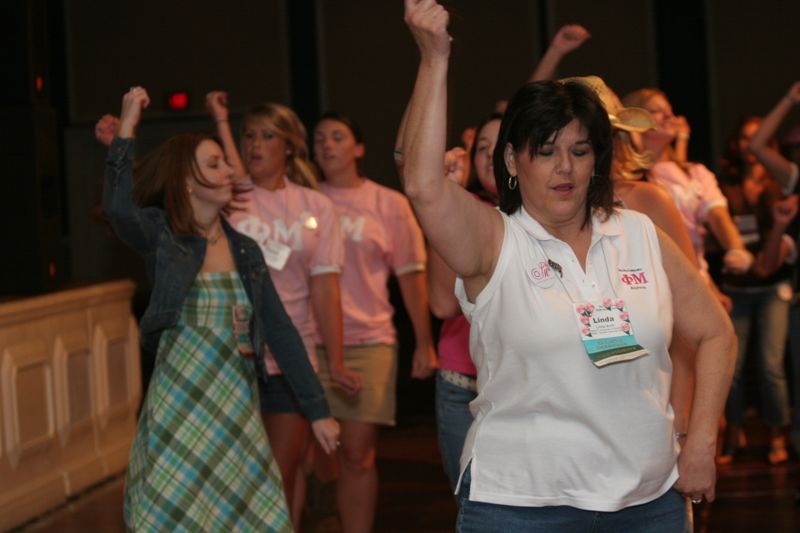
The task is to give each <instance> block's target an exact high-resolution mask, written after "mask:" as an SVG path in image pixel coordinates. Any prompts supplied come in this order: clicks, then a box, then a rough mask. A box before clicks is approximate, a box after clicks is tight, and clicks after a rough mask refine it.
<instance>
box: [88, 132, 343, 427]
mask: <svg viewBox="0 0 800 533" xmlns="http://www.w3.org/2000/svg"><path fill="white" fill-rule="evenodd" d="M133 156H134V142H133V139H120V138H115V139H114V141H113V142H112V143H111V147H110V149H109V151H108V157H107V158H106V170H105V182H104V186H103V209H104V211H105V213H106V215H107V216H108V218H109V220H110V221H111V226H112V227H113V228H114V232H115V233H116V234H117V236H118V237H119V238H120V239H122V240H123V241H124V242H125V243H126V244H127V245H128V246H130V247H131V248H133V249H134V250H136V251H137V252H139V253H140V254H142V255H143V256H144V259H145V263H146V267H147V276H148V278H149V279H150V282H151V283H152V287H153V289H152V292H151V295H150V303H149V304H148V306H147V309H146V310H145V312H144V315H143V316H142V319H141V322H140V324H139V327H140V329H141V338H142V346H143V347H144V348H146V349H147V350H149V351H151V352H154V353H155V352H156V350H157V348H158V341H159V338H160V337H161V333H162V332H163V331H164V330H165V329H168V328H171V327H173V326H174V325H175V324H176V323H177V322H178V319H179V318H180V314H181V308H182V307H183V301H184V299H185V298H186V295H187V294H188V292H189V289H190V288H191V285H192V282H193V281H194V279H195V277H196V276H197V273H198V272H199V271H200V268H201V266H202V265H203V260H204V258H205V254H206V246H207V241H206V239H204V238H202V237H197V236H188V237H176V236H175V235H174V234H173V233H172V231H170V229H169V223H168V222H167V217H166V214H165V213H164V210H163V209H161V208H158V207H145V208H139V207H137V206H136V205H135V204H134V202H133ZM222 227H223V229H224V231H225V235H226V236H227V238H228V243H229V246H230V248H231V254H232V255H233V259H234V262H235V264H236V270H237V271H238V272H239V277H240V278H241V280H242V284H243V285H244V288H245V291H246V292H247V296H248V297H249V298H250V302H251V303H252V305H253V316H252V317H251V319H250V335H251V341H252V343H253V348H254V349H255V351H256V361H258V362H259V364H258V365H256V366H257V369H258V371H259V374H261V375H262V376H263V377H264V378H266V377H267V373H266V371H265V368H264V362H263V355H264V353H263V352H264V343H265V342H266V343H267V345H268V346H269V349H270V352H272V354H273V355H274V356H275V359H276V360H277V362H278V365H279V366H280V368H281V370H282V371H283V374H284V376H285V377H286V380H287V381H288V383H289V386H290V387H291V389H292V392H293V393H294V395H295V398H296V399H297V402H298V403H299V404H300V408H301V409H302V411H303V414H304V415H305V417H306V418H308V419H309V420H311V421H314V420H318V419H320V418H325V417H327V416H330V411H329V408H328V403H327V401H326V400H325V395H324V393H323V391H322V386H321V385H320V382H319V379H318V378H317V376H316V374H315V373H314V369H313V368H312V366H311V363H310V362H309V360H308V355H307V354H306V350H305V347H304V346H303V341H302V339H301V338H300V335H299V334H298V333H297V329H295V327H294V325H293V324H292V322H291V319H290V318H289V316H288V315H287V314H286V311H285V310H284V308H283V304H281V301H280V299H279V298H278V293H277V291H276V290H275V286H274V285H273V284H272V278H271V277H270V275H269V270H268V269H267V266H266V264H265V263H264V256H263V255H262V253H261V249H260V248H259V247H258V244H256V242H255V241H253V240H252V239H250V238H249V237H247V236H245V235H242V234H240V233H237V232H236V231H235V230H233V228H231V227H230V225H229V224H228V223H227V222H226V221H225V219H224V218H223V219H222Z"/></svg>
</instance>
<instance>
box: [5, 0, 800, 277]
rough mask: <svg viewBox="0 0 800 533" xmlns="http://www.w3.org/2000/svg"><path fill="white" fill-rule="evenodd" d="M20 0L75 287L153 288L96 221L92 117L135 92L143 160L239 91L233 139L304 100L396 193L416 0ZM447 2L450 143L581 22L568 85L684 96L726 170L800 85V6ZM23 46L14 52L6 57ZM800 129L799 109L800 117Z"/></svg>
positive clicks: (730, 1)
mask: <svg viewBox="0 0 800 533" xmlns="http://www.w3.org/2000/svg"><path fill="white" fill-rule="evenodd" d="M18 1H20V2H27V4H26V5H29V6H34V7H36V8H37V9H40V8H41V7H42V6H45V5H46V6H47V7H48V8H49V10H50V12H51V13H50V18H48V21H49V29H47V30H45V33H46V35H45V38H43V37H42V35H41V32H42V29H41V28H42V27H43V26H42V25H38V24H29V25H27V26H26V25H25V24H23V23H22V22H20V24H19V25H15V26H14V28H18V27H22V28H27V30H24V31H23V33H25V32H26V31H27V33H28V34H29V35H28V38H29V39H28V41H29V43H31V44H30V48H31V49H34V48H36V47H37V46H38V47H39V48H41V47H42V46H46V47H48V48H49V50H50V54H49V58H50V62H51V65H50V68H49V69H48V68H44V69H43V70H44V71H45V72H50V73H52V76H54V77H55V78H56V79H55V80H51V83H46V84H45V87H46V91H45V93H46V97H47V102H45V103H46V104H47V105H52V106H53V107H54V108H55V111H56V112H57V116H58V117H59V124H58V132H59V134H58V139H57V141H58V144H59V146H60V148H61V150H60V153H61V154H62V155H61V157H60V179H61V182H60V183H61V184H62V185H63V187H61V188H60V190H62V191H65V193H66V200H65V201H64V217H63V218H64V222H65V223H64V224H63V229H62V232H63V233H62V241H63V242H65V243H67V245H68V248H69V253H70V265H71V274H72V278H73V279H74V280H79V281H96V280H100V279H108V278H114V277H121V276H130V277H134V278H135V279H138V280H139V281H143V275H142V272H141V266H140V265H141V262H140V261H139V260H138V258H136V257H135V256H134V255H133V254H131V253H130V252H128V251H127V250H126V249H125V248H124V247H123V246H121V245H120V244H119V243H117V242H115V241H114V240H113V239H111V238H109V237H108V236H107V235H105V233H104V231H103V229H102V227H100V226H98V225H96V224H94V223H93V222H92V220H91V218H90V217H91V212H92V209H93V208H94V206H95V204H96V202H97V200H98V198H99V183H100V178H101V174H102V169H103V160H104V155H105V150H104V149H103V148H102V147H101V146H100V145H98V144H97V143H96V141H95V140H94V137H93V125H94V122H95V120H96V119H97V118H98V117H99V116H101V115H102V114H104V113H115V114H116V113H118V110H119V105H120V98H121V95H122V94H123V93H124V92H125V91H126V90H127V89H128V87H130V86H131V85H143V86H145V87H146V88H147V89H148V90H149V91H150V94H151V96H152V98H153V104H152V106H151V108H150V109H149V110H148V111H147V112H146V114H145V117H144V121H143V124H142V125H141V127H140V131H139V149H140V152H144V151H146V150H148V149H149V148H152V147H153V146H155V145H156V144H157V143H158V142H160V141H161V140H163V139H164V138H166V137H168V136H170V135H172V134H175V133H178V132H182V131H187V130H191V129H198V128H205V129H208V128H210V127H212V124H211V123H210V121H209V119H208V118H207V117H206V114H205V111H204V109H203V99H204V95H205V93H206V92H207V91H209V90H212V89H225V90H227V91H229V93H230V106H231V109H232V112H233V117H232V118H233V122H234V129H235V130H236V128H237V126H238V118H239V117H240V116H241V113H242V112H243V111H244V110H245V109H247V108H248V107H249V106H251V105H252V104H255V103H258V102H263V101H269V100H273V101H278V102H282V103H287V104H290V105H292V106H293V107H295V108H296V109H297V110H298V111H299V112H300V114H301V116H302V117H303V118H304V120H305V121H306V125H307V126H308V127H309V128H311V127H312V126H313V121H314V119H315V116H314V115H315V112H316V111H325V110H330V109H336V110H339V111H341V112H343V113H347V114H350V115H352V116H353V117H354V118H355V119H356V120H357V121H358V122H360V123H361V125H362V127H363V129H364V132H365V135H366V139H367V157H366V161H365V165H364V169H365V173H366V174H367V175H368V176H369V177H371V178H373V179H375V180H377V181H380V182H383V183H385V184H388V185H389V186H393V187H398V181H397V177H396V174H395V171H394V167H393V163H392V156H391V153H392V148H393V143H394V138H395V134H396V129H397V125H398V123H399V121H400V117H401V115H402V111H403V109H404V107H405V105H406V102H407V100H408V97H409V95H410V93H411V89H412V85H413V83H414V76H415V73H416V67H417V51H416V49H415V46H414V43H413V40H412V39H411V36H410V35H409V32H408V30H407V28H406V27H405V24H404V23H403V20H402V11H403V3H402V2H401V1H400V0H392V1H375V0H268V1H262V2H252V1H249V0H228V1H226V2H224V3H219V2H212V1H210V0H197V1H195V2H191V3H186V2H182V3H179V2H168V1H167V2H165V1H155V0H140V1H139V2H135V3H131V2H108V1H101V0H95V1H90V0H18ZM289 2H291V4H290V3H289ZM445 4H446V5H447V6H448V9H449V10H450V12H451V30H450V31H451V34H452V36H453V38H454V41H453V57H452V61H451V69H450V94H449V107H450V109H449V117H450V118H449V120H450V124H449V137H450V141H449V142H450V144H454V143H456V142H458V139H459V136H460V132H461V131H462V130H463V129H464V128H465V127H466V126H468V125H471V124H473V123H475V122H477V121H478V120H479V119H480V118H482V117H483V116H485V115H486V114H488V113H489V112H490V111H491V110H492V109H493V107H494V104H495V102H496V101H497V100H499V99H503V98H508V97H509V96H510V95H511V94H512V93H513V92H514V90H515V89H516V88H517V87H518V86H519V85H520V84H521V83H523V82H524V81H525V80H526V79H527V77H528V76H529V74H530V73H531V71H532V69H533V68H534V66H535V63H536V61H537V59H538V58H539V57H540V56H541V54H542V53H543V51H544V50H545V48H546V46H547V43H548V42H549V40H550V38H551V37H552V35H553V34H554V33H555V31H556V30H557V29H558V28H559V27H560V26H561V25H562V24H565V23H572V22H574V23H580V24H583V25H585V26H586V27H587V28H588V29H589V31H590V32H591V33H592V38H591V40H590V41H589V42H587V43H586V44H585V45H584V46H583V47H582V48H581V49H579V50H577V51H576V52H574V53H573V54H572V55H570V56H569V57H567V58H566V59H565V60H564V62H563V64H562V65H561V67H560V69H559V73H558V74H559V76H574V75H588V74H596V75H600V76H602V77H603V78H604V79H605V80H606V81H607V82H608V83H609V85H610V86H611V87H612V88H614V89H615V90H616V91H617V92H618V93H620V94H625V93H627V92H628V91H630V90H633V89H636V88H639V87H642V86H662V87H666V88H668V90H669V92H670V98H671V100H672V101H673V103H674V104H675V108H676V112H678V113H685V114H687V115H688V116H689V119H690V121H691V122H692V126H693V137H692V143H691V146H692V149H693V152H692V155H693V157H697V158H699V159H702V160H705V161H709V162H712V163H713V162H715V161H717V160H718V158H719V154H720V151H721V149H722V140H723V139H724V137H725V136H726V135H727V133H728V131H729V130H730V128H731V127H732V126H733V124H735V122H736V121H737V119H738V118H739V117H740V116H742V115H745V114H764V113H765V112H767V111H768V110H769V109H770V108H771V107H772V105H773V104H774V103H775V102H776V101H777V100H778V98H780V97H781V96H782V95H783V94H784V93H785V92H786V90H787V88H788V87H789V85H790V84H791V82H792V81H794V80H795V79H798V78H800V74H798V73H799V72H800V70H798V68H797V67H798V63H800V62H799V61H798V55H797V51H796V46H794V44H793V43H794V40H795V37H796V33H797V32H796V26H797V24H796V22H797V21H798V20H800V2H786V1H783V0H761V1H760V2H758V3H754V2H750V1H745V0H725V1H722V0H704V1H702V2H699V1H694V0H675V1H666V0H643V1H640V2H633V1H629V0H605V1H603V2H597V1H595V0H498V1H492V2H488V1H479V0H447V1H446V2H445ZM9 18H13V17H9ZM36 20H38V19H36ZM17 33H19V32H17ZM8 35H10V36H11V35H16V34H15V33H13V32H9V33H8ZM312 37H313V38H312ZM13 41H14V42H16V41H17V39H16V37H14V39H13ZM37 43H38V44H37ZM14 50H18V48H15V47H14V46H13V43H12V42H9V46H7V47H5V51H6V52H9V53H11V52H13V51H14ZM18 59H19V60H20V61H21V63H20V61H16V60H18ZM12 60H13V61H12ZM15 61H16V62H15ZM25 61H38V62H41V61H40V59H35V58H34V59H29V58H28V57H27V55H12V56H10V59H9V61H7V62H6V65H16V63H20V64H21V65H22V66H21V67H19V68H18V69H16V67H14V68H15V69H16V70H25V71H26V74H25V75H26V76H28V74H27V72H28V70H30V69H27V68H23V67H26V65H27V64H26V63H25ZM9 68H10V67H9ZM16 70H14V76H17V75H18V74H17V72H16ZM36 70H41V69H40V68H39V66H36ZM15 80H16V77H15ZM28 81H30V80H28ZM17 85H20V84H16V85H15V84H9V87H16V86H17ZM175 90H183V91H186V92H187V93H188V94H189V97H190V107H189V109H188V110H187V111H185V112H180V113H175V112H170V111H169V110H168V109H166V106H165V97H166V94H167V93H168V92H170V91H175ZM45 93H43V94H45ZM797 120H800V113H797V112H795V113H794V114H793V115H792V117H790V121H789V122H792V121H797ZM17 142H27V141H24V140H18V141H17ZM12 148H13V147H12ZM17 152H19V153H22V152H24V150H17ZM15 177H16V176H15ZM7 223H8V224H12V225H13V224H19V223H20V221H19V220H17V219H14V220H10V221H7ZM9 227H11V226H9Z"/></svg>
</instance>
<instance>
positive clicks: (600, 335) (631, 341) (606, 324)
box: [575, 299, 647, 367]
mask: <svg viewBox="0 0 800 533" xmlns="http://www.w3.org/2000/svg"><path fill="white" fill-rule="evenodd" d="M575 318H576V320H577V323H578V330H579V332H580V334H581V340H582V341H583V345H584V347H585V348H586V353H587V355H588V356H589V360H590V361H591V362H592V363H593V364H594V365H595V366H597V367H604V366H606V365H610V364H612V363H619V362H622V361H630V360H632V359H637V358H639V357H641V356H643V355H646V354H647V350H645V349H644V348H643V347H642V346H641V345H639V343H638V342H637V340H636V336H635V335H634V334H633V325H632V324H631V320H630V315H629V314H628V312H627V311H626V310H625V302H624V301H623V300H619V299H618V300H611V299H605V300H603V301H602V302H594V303H591V302H590V303H583V304H575Z"/></svg>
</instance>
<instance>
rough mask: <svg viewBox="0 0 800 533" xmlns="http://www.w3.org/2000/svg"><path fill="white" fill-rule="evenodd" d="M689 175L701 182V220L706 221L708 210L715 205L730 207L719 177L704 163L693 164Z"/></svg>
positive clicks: (699, 208)
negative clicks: (719, 182)
mask: <svg viewBox="0 0 800 533" xmlns="http://www.w3.org/2000/svg"><path fill="white" fill-rule="evenodd" d="M689 175H690V176H691V178H692V180H694V181H695V182H696V183H698V184H699V192H700V197H701V201H700V205H699V206H698V211H699V213H698V215H699V216H700V220H702V221H703V222H705V220H706V217H707V216H708V212H709V211H711V210H712V209H714V208H715V207H724V208H727V207H728V200H727V199H726V198H725V195H724V194H722V191H721V190H720V188H719V184H718V183H717V177H716V176H714V174H713V173H712V172H711V171H710V170H708V169H707V168H706V167H705V166H703V165H692V166H691V167H689Z"/></svg>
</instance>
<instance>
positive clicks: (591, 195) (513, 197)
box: [494, 81, 614, 224]
mask: <svg viewBox="0 0 800 533" xmlns="http://www.w3.org/2000/svg"><path fill="white" fill-rule="evenodd" d="M573 120H577V121H578V122H580V123H581V124H582V125H583V127H584V128H585V129H586V132H587V133H588V135H589V142H590V143H591V145H592V149H593V151H594V175H593V177H592V180H591V182H590V184H589V190H588V192H587V198H586V214H585V217H584V224H586V223H587V222H588V221H589V220H590V218H591V215H592V209H595V208H597V209H600V210H601V211H602V212H603V215H604V216H606V217H608V216H609V215H610V214H611V213H612V211H613V209H614V185H613V183H612V181H611V176H610V174H611V157H612V140H611V122H610V121H609V120H608V113H607V112H606V109H605V108H604V107H603V104H602V103H601V102H600V100H599V99H598V97H597V95H596V94H595V93H594V91H592V90H591V89H589V88H587V87H586V86H585V85H583V84H581V83H578V82H570V81H568V82H555V81H537V82H533V83H528V84H526V85H524V86H523V87H522V88H521V89H519V90H518V91H517V93H516V94H515V95H514V97H513V98H512V99H511V101H510V102H509V104H508V108H507V109H506V112H505V115H504V116H503V122H502V123H501V124H500V133H499V134H498V136H497V145H496V147H495V150H494V175H495V180H496V181H497V192H498V195H499V200H500V201H499V207H500V209H501V210H502V211H503V212H504V213H506V214H508V215H510V214H512V213H514V212H515V211H516V210H517V209H519V208H520V206H521V205H522V195H521V194H520V191H519V187H516V188H514V189H510V188H509V186H508V178H509V177H510V174H509V172H508V169H507V168H506V164H505V158H504V152H505V147H506V145H507V144H511V146H512V148H513V150H514V152H515V153H517V154H519V153H521V152H523V151H525V152H527V153H528V154H529V155H530V157H532V158H534V157H536V154H537V152H538V151H539V149H540V148H541V147H542V146H543V145H544V144H545V143H546V142H547V140H548V139H550V137H551V136H552V135H553V134H554V133H557V132H559V131H560V130H562V129H563V128H564V127H565V126H566V125H567V124H569V123H570V122H572V121H573Z"/></svg>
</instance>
